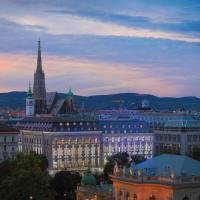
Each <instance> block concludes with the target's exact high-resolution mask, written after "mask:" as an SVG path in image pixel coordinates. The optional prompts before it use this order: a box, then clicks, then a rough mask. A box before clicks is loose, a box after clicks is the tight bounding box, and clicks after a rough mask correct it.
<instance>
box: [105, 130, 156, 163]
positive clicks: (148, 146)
mask: <svg viewBox="0 0 200 200" xmlns="http://www.w3.org/2000/svg"><path fill="white" fill-rule="evenodd" d="M153 148H154V136H153V133H139V134H130V133H128V134H104V135H103V153H104V155H103V157H104V162H106V158H107V157H108V156H111V155H113V154H116V153H119V152H127V153H128V154H129V155H130V156H132V155H140V156H144V157H145V158H152V157H153V153H154V149H153Z"/></svg>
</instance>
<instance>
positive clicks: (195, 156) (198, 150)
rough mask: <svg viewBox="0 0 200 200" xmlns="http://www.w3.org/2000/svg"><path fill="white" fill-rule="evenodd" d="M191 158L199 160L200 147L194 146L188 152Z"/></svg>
mask: <svg viewBox="0 0 200 200" xmlns="http://www.w3.org/2000/svg"><path fill="white" fill-rule="evenodd" d="M188 156H190V157H191V158H193V159H195V160H198V161H200V148H199V147H195V148H193V149H192V151H191V152H190V153H189V154H188Z"/></svg>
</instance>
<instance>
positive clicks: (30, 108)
mask: <svg viewBox="0 0 200 200" xmlns="http://www.w3.org/2000/svg"><path fill="white" fill-rule="evenodd" d="M34 110H35V101H34V99H33V94H32V91H31V85H30V84H29V90H28V92H27V97H26V116H27V117H30V116H33V115H34Z"/></svg>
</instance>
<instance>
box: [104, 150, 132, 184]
mask: <svg viewBox="0 0 200 200" xmlns="http://www.w3.org/2000/svg"><path fill="white" fill-rule="evenodd" d="M115 162H117V164H118V166H119V167H123V166H125V165H127V164H128V163H129V155H128V153H126V152H122V153H117V154H114V155H112V156H110V157H108V158H107V163H106V165H105V167H104V171H103V173H104V180H105V181H108V182H109V183H110V180H109V174H111V173H113V168H114V165H115Z"/></svg>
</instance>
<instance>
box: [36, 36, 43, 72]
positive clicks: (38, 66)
mask: <svg viewBox="0 0 200 200" xmlns="http://www.w3.org/2000/svg"><path fill="white" fill-rule="evenodd" d="M37 71H42V57H41V45H40V39H39V40H38V56H37Z"/></svg>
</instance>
